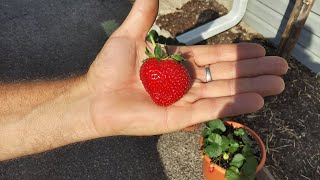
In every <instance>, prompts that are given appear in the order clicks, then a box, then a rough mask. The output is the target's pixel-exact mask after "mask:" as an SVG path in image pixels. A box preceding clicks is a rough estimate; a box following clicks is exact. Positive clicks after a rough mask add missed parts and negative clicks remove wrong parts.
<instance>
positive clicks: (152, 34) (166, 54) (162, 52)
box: [145, 30, 185, 62]
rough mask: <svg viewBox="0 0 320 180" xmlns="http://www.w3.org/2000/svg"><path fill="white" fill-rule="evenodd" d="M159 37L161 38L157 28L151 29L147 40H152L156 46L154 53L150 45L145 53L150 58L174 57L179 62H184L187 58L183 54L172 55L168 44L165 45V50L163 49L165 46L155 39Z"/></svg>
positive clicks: (165, 58) (164, 58) (163, 58)
mask: <svg viewBox="0 0 320 180" xmlns="http://www.w3.org/2000/svg"><path fill="white" fill-rule="evenodd" d="M158 38H159V35H158V33H157V32H156V31H155V30H151V31H150V32H149V34H148V36H147V41H149V42H151V43H152V45H153V46H154V50H153V53H152V52H151V51H150V50H149V49H148V47H146V51H145V54H146V55H147V56H148V57H149V58H156V59H159V60H167V59H173V60H175V61H177V62H182V61H184V60H185V59H184V57H183V56H182V55H181V54H172V55H170V53H169V50H168V46H167V44H165V45H164V50H163V47H162V46H161V45H160V44H159V43H156V41H155V39H158Z"/></svg>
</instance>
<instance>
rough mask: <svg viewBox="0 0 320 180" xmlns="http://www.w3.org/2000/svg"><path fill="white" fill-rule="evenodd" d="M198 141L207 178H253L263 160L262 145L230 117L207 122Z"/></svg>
mask: <svg viewBox="0 0 320 180" xmlns="http://www.w3.org/2000/svg"><path fill="white" fill-rule="evenodd" d="M200 144H201V151H202V154H203V174H204V176H205V178H206V179H207V180H210V179H214V180H242V179H243V180H253V179H254V177H255V174H256V173H257V172H258V171H260V170H261V168H262V167H263V165H264V163H265V160H266V152H265V146H264V144H263V142H262V141H261V139H260V138H259V136H258V135H257V134H256V133H255V132H254V131H252V130H251V129H249V128H248V127H246V126H244V125H242V124H239V123H236V122H232V121H226V122H223V121H221V120H213V121H210V122H207V123H206V127H205V129H204V130H203V132H202V137H201V139H200Z"/></svg>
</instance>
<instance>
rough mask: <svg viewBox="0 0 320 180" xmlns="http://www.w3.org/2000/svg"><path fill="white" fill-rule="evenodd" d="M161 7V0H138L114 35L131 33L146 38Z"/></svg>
mask: <svg viewBox="0 0 320 180" xmlns="http://www.w3.org/2000/svg"><path fill="white" fill-rule="evenodd" d="M158 9H159V0H136V2H135V3H134V5H133V7H132V9H131V11H130V13H129V15H128V16H127V18H126V19H125V21H124V22H123V24H122V25H121V26H120V27H119V29H118V30H117V31H116V32H115V33H114V35H116V36H117V35H127V36H128V35H129V36H131V37H135V38H143V39H145V37H146V35H147V33H148V32H149V30H150V28H151V27H152V25H153V23H154V21H155V19H156V17H157V15H158Z"/></svg>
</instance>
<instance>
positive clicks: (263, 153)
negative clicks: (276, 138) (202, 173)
mask: <svg viewBox="0 0 320 180" xmlns="http://www.w3.org/2000/svg"><path fill="white" fill-rule="evenodd" d="M223 123H225V124H228V125H231V126H233V127H236V128H243V129H245V130H246V131H248V133H249V134H251V135H252V137H253V139H255V140H256V142H257V143H258V146H259V149H260V153H261V161H260V162H259V165H258V166H257V169H256V173H258V172H259V171H260V170H261V169H262V167H263V166H264V164H265V162H266V156H267V154H266V148H265V145H264V143H263V141H262V140H261V138H260V136H259V135H258V134H257V133H256V132H255V131H253V130H252V129H250V128H249V127H247V126H245V125H243V124H240V123H237V122H234V121H224V122H223ZM202 140H203V137H201V138H200V145H201V144H202ZM203 159H204V161H206V162H207V163H211V159H210V158H209V157H208V156H207V155H204V157H203ZM214 168H217V169H218V170H219V171H222V172H224V173H225V171H226V169H224V168H222V167H221V166H219V165H217V164H215V163H214Z"/></svg>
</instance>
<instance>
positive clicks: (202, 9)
mask: <svg viewBox="0 0 320 180" xmlns="http://www.w3.org/2000/svg"><path fill="white" fill-rule="evenodd" d="M226 13H227V9H226V8H224V7H223V6H222V5H220V4H218V3H217V2H215V1H203V0H192V1H190V2H188V3H187V4H185V5H184V6H183V7H182V8H181V9H178V10H177V12H175V13H172V14H167V15H164V16H160V17H159V18H158V20H157V22H156V23H157V24H158V25H159V26H160V28H163V29H165V30H167V31H169V32H170V33H171V34H172V35H178V34H180V33H183V32H186V31H188V30H190V29H192V28H194V27H196V26H199V25H201V24H203V23H205V22H208V21H210V20H213V19H216V18H218V17H219V16H222V15H224V14H226ZM244 41H246V42H255V43H259V44H261V45H263V46H264V47H265V48H266V50H267V55H276V48H275V47H274V46H273V44H272V43H270V42H268V41H267V39H264V38H263V36H262V35H260V34H255V33H250V32H248V31H247V30H246V29H244V28H243V27H242V26H241V25H237V26H236V27H234V28H232V29H230V30H228V31H225V32H223V33H220V34H219V35H216V36H214V37H212V38H210V39H208V40H206V41H204V42H201V43H200V44H219V43H237V42H244ZM288 63H289V67H290V69H289V71H288V73H287V74H286V75H285V76H284V80H285V82H286V90H285V91H284V92H283V93H282V94H281V95H279V96H275V97H268V98H266V99H265V106H264V108H263V109H262V110H260V111H259V112H257V113H254V114H247V115H242V116H238V117H235V118H233V119H237V120H238V121H240V122H243V123H244V124H246V125H248V126H249V127H251V128H252V129H254V130H256V131H257V132H258V133H259V134H260V136H261V137H262V139H263V140H264V141H265V144H266V146H267V153H268V154H267V162H266V166H267V167H268V169H269V170H270V171H271V172H272V174H273V175H274V177H275V178H276V179H290V180H292V179H299V180H300V179H319V177H320V138H319V128H320V77H317V76H316V74H314V73H312V72H310V70H309V69H307V68H306V67H305V66H303V65H302V64H300V63H299V62H298V61H297V60H295V59H294V58H290V59H288Z"/></svg>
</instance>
